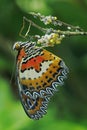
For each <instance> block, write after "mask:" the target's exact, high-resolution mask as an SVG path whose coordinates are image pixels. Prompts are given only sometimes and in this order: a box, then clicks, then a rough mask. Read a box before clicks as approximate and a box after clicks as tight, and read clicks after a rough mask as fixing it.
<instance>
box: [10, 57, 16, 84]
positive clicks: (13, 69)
mask: <svg viewBox="0 0 87 130" xmlns="http://www.w3.org/2000/svg"><path fill="white" fill-rule="evenodd" d="M15 66H16V56H15V60H14V64H13V68H12V73H11V78H10V84H11V83H12V79H13V77H14V71H15Z"/></svg>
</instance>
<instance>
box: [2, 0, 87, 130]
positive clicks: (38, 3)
mask: <svg viewBox="0 0 87 130" xmlns="http://www.w3.org/2000/svg"><path fill="white" fill-rule="evenodd" d="M31 11H35V12H40V13H42V14H43V15H53V16H57V17H58V19H59V20H62V21H64V22H67V23H69V24H72V25H75V26H77V25H79V26H80V27H82V28H83V29H84V30H85V31H87V0H0V130H53V129H55V130H87V36H74V37H69V38H66V39H64V40H63V41H62V43H61V44H60V45H57V46H55V47H54V48H48V50H50V51H51V52H53V53H54V54H56V55H58V56H59V57H61V58H62V59H63V60H64V61H65V63H66V65H67V66H68V67H69V71H70V73H69V75H68V78H67V80H66V81H65V84H64V86H63V87H61V88H60V91H59V92H57V93H56V94H55V95H54V97H53V98H52V100H51V101H50V103H49V106H48V113H47V115H46V116H44V117H43V118H42V119H40V120H39V121H33V120H31V119H29V118H28V117H27V116H26V114H25V112H24V110H23V108H22V106H21V103H20V101H19V97H18V91H17V85H16V81H15V68H16V65H15V56H16V52H13V50H12V46H13V44H14V42H16V41H19V40H21V41H22V40H24V39H23V38H21V37H19V31H20V28H21V25H22V18H23V16H27V17H28V18H29V19H31V20H32V17H31V16H30V15H29V14H28V13H29V12H31ZM37 23H38V24H39V25H40V23H39V21H38V22H37ZM37 33H38V31H37V29H35V28H34V29H33V31H32V34H37ZM12 73H13V79H12V81H11V77H12Z"/></svg>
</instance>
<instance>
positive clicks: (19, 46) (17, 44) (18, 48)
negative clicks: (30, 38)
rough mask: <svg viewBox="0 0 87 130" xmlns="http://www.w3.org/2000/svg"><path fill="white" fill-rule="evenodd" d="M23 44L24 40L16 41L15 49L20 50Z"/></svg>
mask: <svg viewBox="0 0 87 130" xmlns="http://www.w3.org/2000/svg"><path fill="white" fill-rule="evenodd" d="M22 46H23V42H15V44H14V45H13V50H20V49H21V48H22Z"/></svg>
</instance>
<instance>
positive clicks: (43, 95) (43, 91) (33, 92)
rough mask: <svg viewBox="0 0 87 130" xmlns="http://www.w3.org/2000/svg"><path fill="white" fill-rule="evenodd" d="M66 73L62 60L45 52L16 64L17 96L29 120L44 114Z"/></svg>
mask: <svg viewBox="0 0 87 130" xmlns="http://www.w3.org/2000/svg"><path fill="white" fill-rule="evenodd" d="M67 73H68V68H67V67H66V65H65V64H64V62H63V61H62V59H60V58H59V57H57V56H55V55H54V54H52V53H50V52H49V51H47V50H40V53H39V55H34V56H33V57H31V58H29V56H25V58H22V60H21V61H20V62H18V85H19V95H20V98H21V101H22V105H23V107H24V109H25V111H26V113H27V115H28V116H29V117H30V118H32V119H39V118H41V117H42V116H43V115H44V114H45V113H46V109H47V105H48V101H49V100H50V97H52V96H53V94H54V92H55V91H57V87H58V86H60V85H63V83H64V81H63V80H64V79H65V78H66V77H67Z"/></svg>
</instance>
